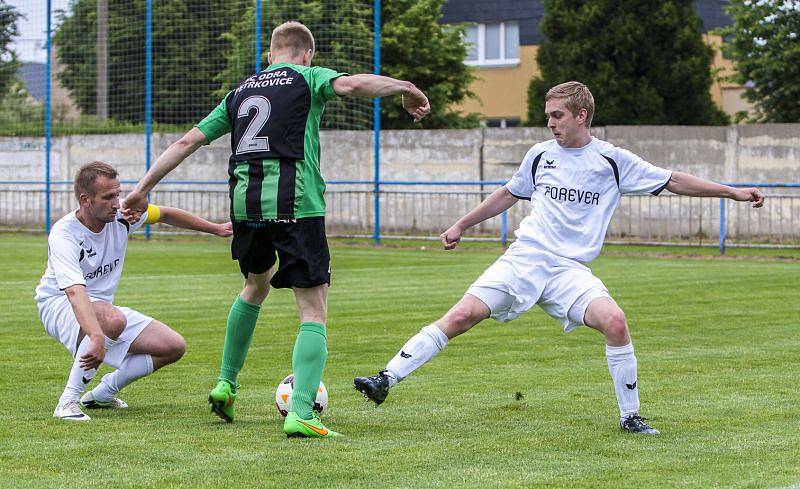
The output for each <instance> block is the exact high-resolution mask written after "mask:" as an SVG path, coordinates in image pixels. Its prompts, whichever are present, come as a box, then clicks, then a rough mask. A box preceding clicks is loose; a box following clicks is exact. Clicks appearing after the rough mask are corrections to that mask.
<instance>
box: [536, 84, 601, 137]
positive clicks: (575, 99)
mask: <svg viewBox="0 0 800 489" xmlns="http://www.w3.org/2000/svg"><path fill="white" fill-rule="evenodd" d="M553 98H558V99H564V105H566V106H567V109H569V111H570V112H572V115H573V116H575V117H577V116H578V113H579V112H580V110H581V109H586V122H585V125H586V127H591V126H592V117H593V116H594V97H592V92H590V91H589V87H587V86H586V85H584V84H583V83H581V82H577V81H568V82H566V83H561V84H560V85H556V86H554V87H553V88H551V89H550V90H548V91H547V95H545V96H544V101H545V102H547V101H548V100H550V99H553Z"/></svg>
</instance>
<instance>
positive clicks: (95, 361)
mask: <svg viewBox="0 0 800 489" xmlns="http://www.w3.org/2000/svg"><path fill="white" fill-rule="evenodd" d="M105 356H106V348H105V337H104V336H103V335H100V336H92V337H90V338H89V349H88V350H86V353H85V354H83V355H82V356H81V361H80V367H81V368H82V369H84V370H91V369H93V368H99V367H100V364H101V363H103V359H104V358H105Z"/></svg>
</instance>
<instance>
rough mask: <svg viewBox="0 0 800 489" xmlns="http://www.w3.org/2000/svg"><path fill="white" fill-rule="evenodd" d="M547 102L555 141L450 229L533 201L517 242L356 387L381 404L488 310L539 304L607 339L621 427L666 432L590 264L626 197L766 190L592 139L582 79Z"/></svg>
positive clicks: (757, 200) (502, 316)
mask: <svg viewBox="0 0 800 489" xmlns="http://www.w3.org/2000/svg"><path fill="white" fill-rule="evenodd" d="M545 100H546V105H545V112H546V115H547V118H548V122H547V127H548V128H550V130H551V132H552V133H553V137H554V139H551V140H549V141H546V142H543V143H540V144H537V145H535V146H533V147H532V148H531V149H530V151H528V153H527V155H525V158H524V160H523V161H522V165H520V168H519V170H518V171H517V172H516V174H514V176H513V177H512V178H511V180H510V181H509V182H508V183H507V184H506V185H505V186H503V187H501V188H500V189H498V190H496V191H495V192H494V193H493V194H492V195H490V196H489V197H488V198H487V199H486V200H485V201H484V202H482V203H481V204H480V205H478V206H477V207H476V208H475V209H473V210H472V211H470V212H469V213H467V214H466V215H465V216H464V217H462V218H461V219H459V221H458V222H456V223H455V224H454V225H453V226H452V227H451V228H450V229H448V230H447V231H445V232H444V233H443V234H442V235H441V239H442V243H443V244H444V247H445V249H453V248H455V247H456V245H457V244H458V241H459V240H460V239H461V235H462V234H463V233H464V231H465V230H466V229H468V228H470V227H472V226H474V225H476V224H478V223H480V222H482V221H485V220H486V219H489V218H491V217H493V216H496V215H498V214H500V213H502V212H503V211H505V210H506V209H508V208H510V207H511V206H512V205H514V204H515V203H516V202H517V200H519V199H525V200H528V199H530V201H531V207H532V210H531V214H530V215H529V216H528V217H526V218H525V219H524V220H523V221H522V223H521V224H520V227H519V229H518V230H517V231H516V236H517V240H516V241H515V242H514V243H513V244H512V245H511V246H510V247H509V249H508V250H507V251H506V253H505V254H504V255H503V256H501V257H500V258H499V259H498V260H497V261H496V262H495V263H494V264H493V265H492V266H491V267H489V269H488V270H486V272H484V273H483V275H481V276H480V277H479V278H478V280H476V281H475V283H473V284H472V286H471V287H470V288H469V289H468V290H467V292H466V294H465V295H464V297H463V298H462V299H461V300H460V301H459V302H458V303H457V304H456V305H455V306H453V308H451V309H450V311H448V312H447V314H445V315H444V316H443V317H442V318H441V319H439V320H438V321H436V322H435V323H433V324H431V325H429V326H426V327H424V328H422V331H420V332H419V333H418V334H417V335H416V336H413V337H412V338H411V339H410V340H409V341H408V342H407V343H406V344H405V345H403V347H402V349H401V350H400V351H399V352H398V354H397V355H396V356H395V357H394V358H392V359H391V361H390V362H389V363H388V364H387V365H386V369H385V370H382V371H380V372H379V373H377V374H376V375H373V376H371V377H357V378H356V379H355V380H354V385H355V388H356V389H358V390H359V391H361V392H362V393H363V394H364V395H365V396H366V397H367V398H369V399H371V400H372V401H374V402H375V403H376V404H381V403H382V402H383V401H384V400H385V399H386V396H387V395H388V393H389V388H391V387H393V386H394V385H395V384H397V383H398V382H399V381H401V380H403V379H404V378H406V377H407V376H408V375H409V374H411V373H412V372H413V371H415V370H416V369H418V368H419V367H421V366H422V365H424V364H425V363H426V362H428V361H430V360H431V359H432V358H433V357H434V356H436V354H437V353H439V351H441V350H442V349H444V347H445V345H447V342H448V340H449V339H451V338H454V337H456V336H458V335H460V334H462V333H464V332H466V331H468V330H469V329H470V328H472V327H473V326H474V325H476V324H478V323H479V322H481V321H482V320H484V319H486V318H488V317H491V318H494V319H496V320H498V321H502V322H506V321H511V320H512V319H514V318H516V317H518V316H519V315H520V314H522V313H523V312H525V311H527V310H528V309H530V308H532V307H533V306H535V305H537V304H538V305H539V306H540V307H541V308H542V309H544V310H545V312H547V313H548V314H549V315H551V316H552V317H554V318H556V319H558V320H560V321H561V322H562V323H563V325H564V331H565V332H569V331H571V330H573V329H575V328H577V327H578V326H580V325H586V326H589V327H590V328H594V329H596V330H598V331H600V332H601V333H602V334H603V335H604V336H605V340H606V358H607V360H608V368H609V370H610V372H611V378H612V380H613V383H614V389H615V391H616V395H617V402H618V403H619V410H620V426H621V427H622V428H623V429H625V430H628V431H631V432H634V433H648V434H657V433H658V431H657V430H656V429H654V428H652V427H651V426H649V425H648V424H647V423H646V422H645V421H644V419H643V418H642V417H641V416H639V384H638V382H637V368H636V356H634V353H633V344H632V343H631V338H630V335H629V333H628V324H627V322H626V320H625V314H624V313H623V312H622V310H621V309H620V308H619V306H618V305H617V303H616V302H614V300H613V299H612V298H611V296H610V295H609V293H608V290H607V289H606V287H605V286H604V285H603V282H601V281H600V279H598V278H597V277H595V276H594V275H593V274H592V272H591V270H589V268H587V267H586V265H585V264H586V263H589V262H590V261H592V260H593V259H594V258H595V257H596V256H597V255H598V254H599V253H600V249H601V248H602V245H603V238H604V236H605V233H606V229H607V228H608V223H609V221H610V220H611V215H612V214H613V212H614V209H616V207H617V204H618V203H619V200H620V196H621V195H623V194H629V193H651V194H653V195H658V194H659V193H660V192H661V191H662V190H664V189H665V188H666V189H667V190H669V191H670V192H672V193H675V194H680V195H690V196H698V197H727V198H730V199H733V200H737V201H750V202H754V205H753V207H761V206H762V205H763V202H764V196H763V195H762V194H761V192H759V190H758V189H755V188H747V189H736V188H732V187H728V186H725V185H719V184H716V183H712V182H709V181H706V180H703V179H700V178H698V177H695V176H692V175H688V174H686V173H679V172H670V171H668V170H664V169H662V168H658V167H656V166H653V165H651V164H650V163H647V162H646V161H644V160H642V159H641V158H639V157H638V156H636V155H634V154H633V153H631V152H629V151H626V150H624V149H620V148H617V147H615V146H613V145H611V144H609V143H607V142H604V141H601V140H599V139H595V138H593V137H592V135H591V133H590V130H589V128H590V125H591V121H592V115H593V113H594V99H593V97H592V94H591V92H589V89H588V88H587V87H586V86H585V85H583V84H582V83H578V82H568V83H563V84H561V85H558V86H555V87H553V88H552V89H550V91H549V92H548V93H547V96H546V98H545Z"/></svg>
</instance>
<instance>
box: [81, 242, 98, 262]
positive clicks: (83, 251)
mask: <svg viewBox="0 0 800 489" xmlns="http://www.w3.org/2000/svg"><path fill="white" fill-rule="evenodd" d="M83 243H84V242H83V241H81V242H80V243H78V246H80V247H81V260H83V257H84V256H88V257H89V258H91V257H93V256H94V255H96V254H97V252H96V251H94V247H92V246H90V247H89V248H88V249H87V248H84V247H83Z"/></svg>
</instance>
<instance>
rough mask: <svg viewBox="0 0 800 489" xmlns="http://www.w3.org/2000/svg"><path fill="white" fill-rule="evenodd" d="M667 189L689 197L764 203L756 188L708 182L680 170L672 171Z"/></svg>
mask: <svg viewBox="0 0 800 489" xmlns="http://www.w3.org/2000/svg"><path fill="white" fill-rule="evenodd" d="M667 190H669V191H670V192H672V193H673V194H678V195H688V196H690V197H723V198H727V199H732V200H737V201H739V202H753V207H761V206H763V205H764V194H762V193H761V191H760V190H758V189H757V188H754V187H751V188H735V187H729V186H727V185H722V184H719V183H714V182H710V181H708V180H704V179H702V178H700V177H696V176H694V175H690V174H688V173H682V172H677V171H676V172H672V177H670V179H669V182H668V183H667Z"/></svg>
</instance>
